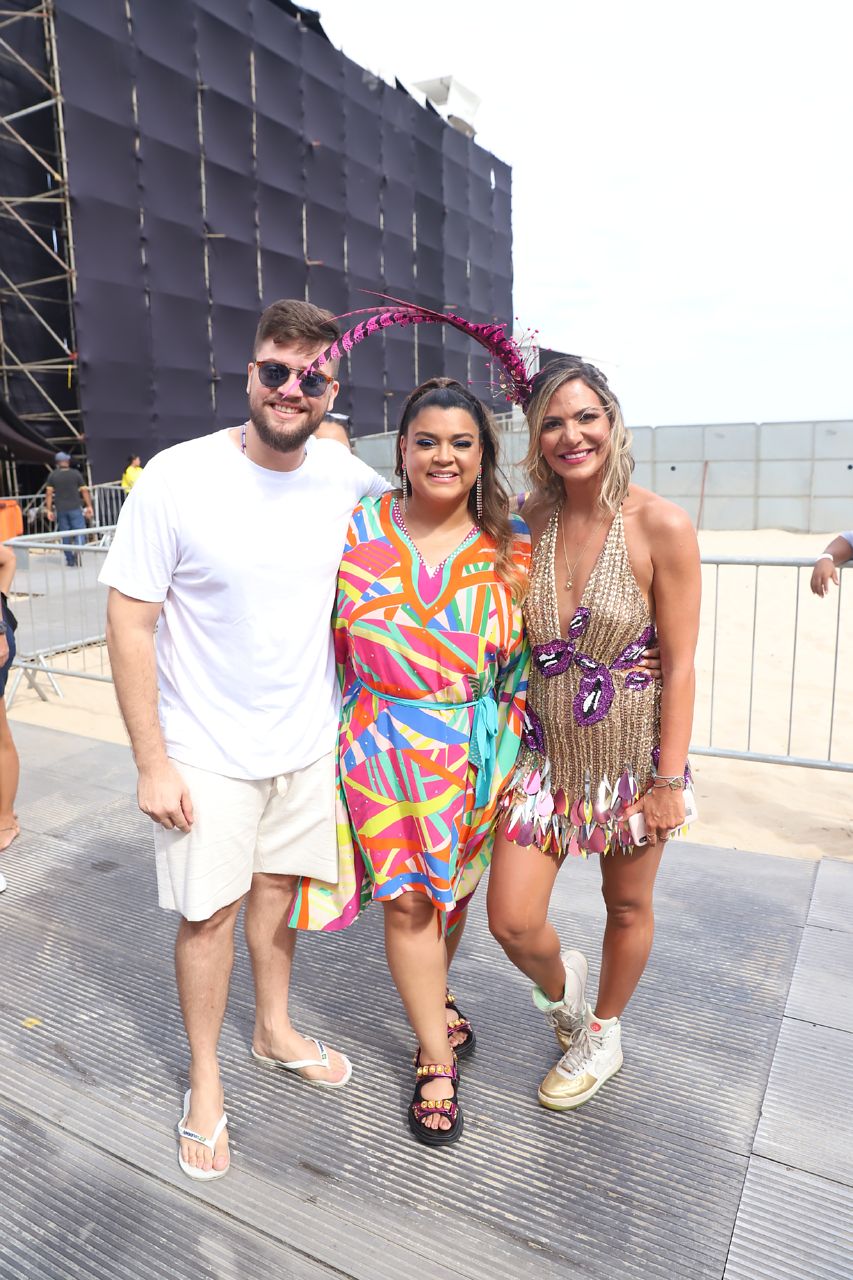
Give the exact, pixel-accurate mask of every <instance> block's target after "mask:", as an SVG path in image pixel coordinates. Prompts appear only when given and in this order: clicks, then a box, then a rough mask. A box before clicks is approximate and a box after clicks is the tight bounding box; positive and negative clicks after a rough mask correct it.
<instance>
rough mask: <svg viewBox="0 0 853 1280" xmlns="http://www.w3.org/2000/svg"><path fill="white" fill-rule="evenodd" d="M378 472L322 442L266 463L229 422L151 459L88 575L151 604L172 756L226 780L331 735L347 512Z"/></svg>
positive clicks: (293, 755) (372, 491)
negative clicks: (287, 463) (240, 442)
mask: <svg viewBox="0 0 853 1280" xmlns="http://www.w3.org/2000/svg"><path fill="white" fill-rule="evenodd" d="M388 487H389V486H388V484H387V482H386V481H385V480H383V479H382V477H381V476H379V475H378V474H377V473H376V472H375V471H373V470H371V468H370V467H368V466H367V465H366V464H365V463H363V462H360V461H359V460H358V458H355V457H353V455H352V454H350V453H348V452H347V450H346V449H343V448H341V446H340V444H338V443H337V442H336V441H334V440H315V439H314V438H313V437H312V438H311V439H310V440H309V441H308V443H307V445H306V457H305V461H304V462H303V463H302V465H301V466H300V467H299V468H298V469H297V470H296V471H287V472H281V471H270V470H268V469H267V468H266V467H259V466H256V465H255V463H253V462H250V461H249V459H248V458H247V457H245V456H244V455H243V454H241V453H240V450H239V449H238V448H237V447H236V446H235V444H234V442H233V441H232V440H231V439H230V437H229V435H228V432H227V430H225V431H217V432H214V434H212V435H208V436H203V437H201V439H198V440H189V441H187V442H186V443H185V444H178V445H175V446H174V447H173V448H171V449H166V450H164V452H163V453H159V454H157V456H156V457H154V458H152V459H151V461H150V462H149V463H148V465H147V466H146V467H145V470H144V471H143V472H142V475H141V476H140V477H139V479H138V480H137V482H136V484H135V485H134V486H133V489H132V491H131V493H130V496H129V497H128V499H127V501H126V503H125V504H124V506H123V507H122V511H121V516H120V518H119V522H118V527H117V529H116V533H115V537H114V540H113V544H112V546H111V547H110V550H109V554H108V555H107V558H106V560H105V562H104V566H103V569H102V570H101V574H100V581H101V582H104V583H106V584H107V585H108V586H111V587H116V588H117V589H118V590H119V591H121V592H122V593H123V594H124V595H127V596H132V597H133V598H134V599H136V600H150V601H163V611H162V614H161V616H160V621H159V624H158V627H157V669H158V677H159V686H160V723H161V725H162V727H163V737H164V739H165V743H166V748H167V750H168V753H169V755H170V756H172V757H174V759H176V760H183V761H185V762H186V763H188V764H193V765H195V766H197V767H198V768H200V769H208V770H210V771H212V772H214V773H220V774H222V775H224V776H225V777H231V778H270V777H275V776H276V775H277V774H280V773H290V772H291V771H293V770H294V769H302V768H305V766H306V765H309V764H312V763H313V762H314V761H315V760H318V759H319V758H320V757H321V756H323V755H325V754H326V752H328V751H331V750H332V749H333V747H334V744H335V735H336V731H337V722H338V710H339V697H338V687H337V680H336V677H335V667H334V656H333V651H332V638H331V630H330V620H331V614H332V606H333V604H334V594H335V579H336V575H337V570H338V566H339V564H340V560H341V555H342V553H343V549H344V542H345V539H346V531H347V525H348V522H349V518H350V515H351V514H352V510H353V508H354V507H355V506H357V505H358V503H359V502H360V501H361V499H362V498H363V497H364V496H365V495H368V494H369V495H371V496H377V495H379V494H381V493H384V492H385V490H386V489H387V488H388Z"/></svg>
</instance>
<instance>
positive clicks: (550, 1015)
mask: <svg viewBox="0 0 853 1280" xmlns="http://www.w3.org/2000/svg"><path fill="white" fill-rule="evenodd" d="M545 1019H546V1021H547V1023H548V1026H549V1027H551V1028H552V1029H553V1030H555V1031H557V1030H559V1031H562V1032H563V1033H564V1034H566V1033H568V1034H569V1035H574V1033H575V1031H576V1030H577V1028H578V1027H579V1026H580V1024H581V1022H582V1020H583V1014H582V1013H581V1014H573V1013H570V1012H569V1010H568V1009H567V1008H566V1006H565V1005H564V1004H561V1005H560V1006H559V1008H557V1009H549V1010H548V1011H547V1012H546V1014H545Z"/></svg>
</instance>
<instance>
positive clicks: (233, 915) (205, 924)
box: [181, 898, 243, 938]
mask: <svg viewBox="0 0 853 1280" xmlns="http://www.w3.org/2000/svg"><path fill="white" fill-rule="evenodd" d="M242 905H243V899H242V898H238V899H237V901H236V902H229V903H228V905H227V906H225V907H220V908H219V910H218V911H214V913H213V915H212V916H208V917H207V919H206V920H187V919H182V920H181V932H182V933H183V934H184V935H185V936H186V935H191V936H192V937H196V938H201V937H205V936H213V935H214V934H217V933H220V932H227V931H228V930H229V929H232V930H233V928H234V925H235V924H236V922H237V916H238V915H239V912H240V907H241V906H242Z"/></svg>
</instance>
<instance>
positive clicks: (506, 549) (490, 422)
mask: <svg viewBox="0 0 853 1280" xmlns="http://www.w3.org/2000/svg"><path fill="white" fill-rule="evenodd" d="M429 408H436V409H463V410H464V411H465V413H467V414H470V416H471V417H472V418H473V419H474V422H475V423H476V424H477V430H478V432H479V436H480V444H481V446H482V449H483V455H482V460H481V466H482V468H483V480H482V496H483V514H482V517H479V516H478V515H477V494H476V485H474V486H472V488H471V490H470V491H469V493H468V512H469V514H470V516H471V520H472V522H473V523H475V524H478V525H479V526H480V528H481V529H482V530H483V532H484V533H487V534H488V535H489V537H491V538H492V539H493V540H494V542H495V545H496V547H497V559H496V562H495V568H496V570H497V574H498V577H499V578H500V579H501V581H502V582H505V583H506V584H507V586H508V587H509V588H510V590H511V591H512V595H513V599H514V600H521V599H522V598H523V596H524V592H525V589H526V586H527V579H526V576H525V575H524V574H523V573H522V572H520V571H519V569H518V567H517V565H516V564H515V561H514V560H513V555H512V541H513V531H512V525H511V523H510V519H509V497H508V495H507V491H506V489H505V488H504V487H503V484H502V483H501V479H500V470H499V457H500V436H499V433H498V428H497V426H496V425H495V420H494V418H493V417H492V414H491V413H490V411H489V410H488V409H487V408H486V406H485V405H484V404H483V402H482V400H478V398H477V397H476V396H475V395H473V394H472V392H470V391H469V390H468V388H467V387H463V386H462V384H461V382H456V381H455V379H453V378H429V379H427V381H426V382H422V383H421V385H420V386H419V387H415V389H414V391H413V392H412V393H411V395H410V396H409V398H408V399H407V400H406V403H405V404H404V405H403V412H402V414H401V416H400V425H399V427H398V429H397V445H396V451H395V464H396V465H395V473H396V474H397V475H398V476H400V477H401V479H402V474H403V450H402V444H401V442H402V439H403V437H404V436H405V435H406V433H407V431H408V430H409V427H410V426H411V424H412V423H413V422H414V420H415V418H417V416H418V414H419V413H420V412H421V410H423V409H429ZM407 489H408V492H409V493H411V491H412V487H411V484H410V483H409V482H408V480H407Z"/></svg>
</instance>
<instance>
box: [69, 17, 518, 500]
mask: <svg viewBox="0 0 853 1280" xmlns="http://www.w3.org/2000/svg"><path fill="white" fill-rule="evenodd" d="M294 15H295V7H294V6H292V5H284V6H282V7H279V6H278V5H277V4H275V3H274V2H273V0H168V2H167V0H156V3H152V0H130V20H129V21H128V20H127V17H126V15H125V7H124V5H117V4H115V3H114V0H56V26H57V39H58V46H59V67H60V74H61V82H62V92H63V97H64V102H65V128H66V145H67V150H68V164H69V179H70V187H71V200H72V211H73V227H74V242H75V255H76V267H77V292H76V304H75V306H76V322H77V346H78V360H79V368H80V386H81V407H82V410H83V423H84V430H85V435H86V441H87V448H88V454H89V459H90V462H91V464H92V468H93V472H94V476H95V479H96V480H100V479H110V478H114V476H115V475H116V474H118V473H119V471H120V469H121V467H122V466H123V465H124V460H125V458H126V456H127V455H128V454H129V453H133V452H137V451H139V452H141V453H142V454H143V457H150V456H151V454H152V453H154V452H156V451H157V450H159V449H162V448H165V447H166V446H168V445H170V444H173V443H175V442H177V441H179V440H185V439H188V438H190V437H192V436H197V435H201V434H203V433H204V432H207V431H210V430H212V429H213V428H214V427H216V426H225V425H229V424H231V423H234V422H237V421H241V420H242V419H243V418H244V416H245V405H246V396H245V381H246V363H247V361H248V359H249V358H250V354H251V342H252V337H253V335H254V330H255V325H256V321H257V316H258V313H259V311H260V309H261V308H262V307H263V306H265V305H267V304H268V303H269V302H272V301H274V300H275V299H276V298H280V297H285V296H291V297H294V296H295V297H306V296H307V297H308V298H310V300H311V301H312V302H316V303H317V304H318V305H320V306H324V307H328V308H329V309H330V310H332V311H334V312H335V313H337V314H340V313H343V312H346V311H351V310H353V309H355V308H357V307H362V306H367V305H370V303H371V301H372V300H371V299H370V298H368V297H366V295H365V294H364V292H363V290H364V289H371V290H378V291H381V292H384V293H389V294H393V295H395V296H398V297H402V298H406V299H410V300H413V301H418V302H421V303H423V304H425V305H428V306H432V307H439V308H441V307H442V306H444V305H445V304H446V305H447V306H449V307H451V308H452V309H453V310H456V311H459V312H461V313H462V314H463V315H466V316H468V317H469V318H471V319H474V320H489V319H493V318H495V319H499V320H506V321H509V322H510V323H511V320H512V242H511V229H510V193H511V171H510V169H509V167H508V166H507V165H505V164H503V163H501V162H500V161H499V160H497V159H496V158H495V157H494V156H492V155H490V154H489V153H488V152H486V151H484V150H483V149H482V148H481V147H478V146H477V145H476V143H474V142H473V141H472V140H471V139H469V138H466V137H465V136H464V135H463V134H461V133H459V132H457V131H456V130H454V129H453V128H452V127H450V126H449V125H447V124H446V123H445V122H444V121H443V120H442V119H441V118H440V117H439V116H438V115H437V114H436V113H435V112H433V111H431V110H425V109H424V108H422V107H420V106H419V105H418V104H417V103H416V102H415V101H414V100H413V99H412V98H411V97H410V96H409V95H408V94H406V93H405V91H403V90H401V89H395V88H391V87H390V86H389V85H387V84H385V83H383V82H381V81H378V80H376V78H375V77H373V76H371V75H370V74H369V73H368V72H366V71H365V70H363V69H362V68H361V67H359V66H357V65H356V64H355V63H353V62H351V61H349V59H347V58H346V57H344V55H343V54H341V53H340V52H338V51H337V50H336V49H334V48H333V46H332V45H331V44H330V43H329V42H328V40H326V38H325V37H324V36H323V35H322V34H321V33H320V32H319V31H318V30H312V29H310V28H309V27H308V26H306V25H305V24H304V23H302V22H301V21H299V19H298V17H297V16H294ZM416 353H417V368H416ZM349 366H350V367H349V369H344V370H343V374H342V382H343V389H342V393H341V396H340V397H339V399H338V402H337V405H336V408H338V409H340V410H341V411H342V412H345V413H349V414H351V415H352V418H353V423H354V430H355V434H356V435H364V434H367V433H369V432H375V431H381V430H384V429H386V428H387V427H388V426H392V427H393V425H394V423H395V422H396V419H397V415H398V412H399V407H400V404H401V402H402V399H403V397H404V396H405V394H406V393H407V392H408V391H409V390H410V389H411V387H412V386H413V385H414V382H415V377H416V373H417V375H418V376H419V377H420V378H425V377H429V376H431V375H433V374H436V373H445V374H449V375H451V376H455V377H458V378H460V379H462V380H467V379H469V378H470V379H471V381H472V382H473V383H474V387H475V389H476V390H478V391H481V392H486V393H487V392H488V389H489V385H490V378H491V371H490V369H489V366H488V364H487V362H486V360H485V359H484V358H483V356H482V355H478V354H477V353H476V348H474V347H473V344H471V343H470V342H469V341H468V340H467V339H465V338H464V337H463V336H462V335H461V334H457V333H455V332H453V331H452V330H449V329H448V330H445V329H444V327H443V326H442V327H435V328H434V327H432V326H422V327H420V328H419V329H418V330H417V331H413V330H411V329H408V330H401V331H393V330H392V331H391V332H390V333H389V334H386V335H384V336H383V337H382V338H374V339H372V340H371V341H370V342H366V343H364V344H362V345H361V346H360V347H359V348H358V349H357V350H356V351H355V352H353V354H352V357H351V358H350V361H349Z"/></svg>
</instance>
